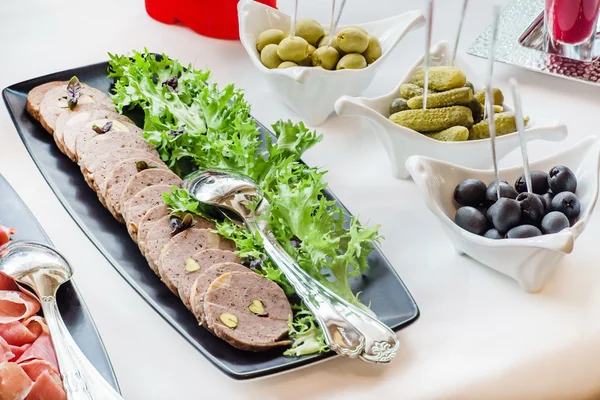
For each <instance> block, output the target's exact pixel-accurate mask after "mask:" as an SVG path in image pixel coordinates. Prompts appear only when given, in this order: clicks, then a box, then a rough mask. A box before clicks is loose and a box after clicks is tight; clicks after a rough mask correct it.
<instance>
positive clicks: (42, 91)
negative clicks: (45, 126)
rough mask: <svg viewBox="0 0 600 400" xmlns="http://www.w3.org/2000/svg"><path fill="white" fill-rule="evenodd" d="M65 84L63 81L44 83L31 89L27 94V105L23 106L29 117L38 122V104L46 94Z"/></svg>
mask: <svg viewBox="0 0 600 400" xmlns="http://www.w3.org/2000/svg"><path fill="white" fill-rule="evenodd" d="M67 83H68V82H65V81H53V82H46V83H43V84H41V85H39V86H36V87H34V88H33V89H31V90H30V91H29V93H27V104H26V106H25V108H26V109H27V112H28V113H29V115H31V116H32V117H33V118H35V119H37V120H38V121H39V119H40V104H42V100H43V99H44V96H45V95H46V93H48V92H49V91H50V90H52V89H55V88H57V87H59V86H64V85H66V84H67Z"/></svg>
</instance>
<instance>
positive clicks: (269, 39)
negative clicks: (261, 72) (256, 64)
mask: <svg viewBox="0 0 600 400" xmlns="http://www.w3.org/2000/svg"><path fill="white" fill-rule="evenodd" d="M284 37H285V36H284V34H283V32H282V31H281V30H280V29H267V30H266V31H264V32H263V33H261V34H260V35H258V37H257V38H256V48H257V49H258V51H262V50H263V49H264V48H265V46H266V45H268V44H279V42H281V41H282V40H283V38H284Z"/></svg>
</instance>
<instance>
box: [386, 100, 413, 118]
mask: <svg viewBox="0 0 600 400" xmlns="http://www.w3.org/2000/svg"><path fill="white" fill-rule="evenodd" d="M405 110H410V107H409V106H408V104H406V100H404V99H402V98H400V97H398V98H397V99H394V101H392V104H390V115H392V114H395V113H397V112H400V111H405Z"/></svg>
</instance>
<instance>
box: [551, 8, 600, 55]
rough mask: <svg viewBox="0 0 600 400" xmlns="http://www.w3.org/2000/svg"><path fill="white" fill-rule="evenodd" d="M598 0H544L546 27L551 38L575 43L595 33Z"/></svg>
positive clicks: (561, 41) (585, 39)
mask: <svg viewBox="0 0 600 400" xmlns="http://www.w3.org/2000/svg"><path fill="white" fill-rule="evenodd" d="M599 11H600V0H546V27H547V29H548V33H549V34H550V36H551V38H552V39H554V40H556V41H558V42H560V43H564V44H569V45H577V44H581V43H583V42H586V41H588V40H590V38H592V37H593V35H595V34H596V25H597V23H598V13H599Z"/></svg>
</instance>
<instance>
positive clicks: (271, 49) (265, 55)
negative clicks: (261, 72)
mask: <svg viewBox="0 0 600 400" xmlns="http://www.w3.org/2000/svg"><path fill="white" fill-rule="evenodd" d="M260 61H261V62H262V63H263V65H264V66H265V67H267V68H269V69H272V68H277V67H278V66H279V64H281V58H279V55H277V45H276V44H268V45H266V46H265V48H264V49H263V50H262V51H261V52H260Z"/></svg>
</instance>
